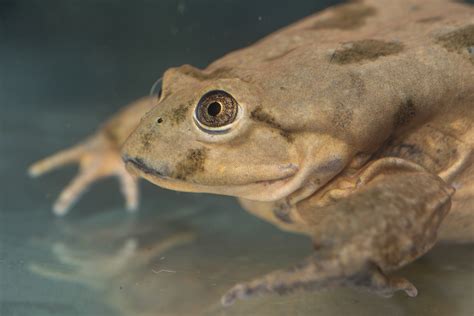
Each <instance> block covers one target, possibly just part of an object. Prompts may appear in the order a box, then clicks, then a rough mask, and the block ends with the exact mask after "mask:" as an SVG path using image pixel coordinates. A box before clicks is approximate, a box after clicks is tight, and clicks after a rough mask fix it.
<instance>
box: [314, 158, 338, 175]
mask: <svg viewBox="0 0 474 316" xmlns="http://www.w3.org/2000/svg"><path fill="white" fill-rule="evenodd" d="M341 167H342V159H340V158H336V159H333V160H329V161H328V162H326V163H324V164H322V165H321V166H319V167H318V168H317V169H316V172H325V173H327V172H337V171H339V170H340V169H341Z"/></svg>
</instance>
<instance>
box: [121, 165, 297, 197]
mask: <svg viewBox="0 0 474 316" xmlns="http://www.w3.org/2000/svg"><path fill="white" fill-rule="evenodd" d="M124 162H125V166H126V168H127V170H128V171H129V172H130V173H132V174H134V175H136V176H139V177H142V178H144V179H146V180H148V181H150V182H151V183H153V184H155V185H158V186H159V187H162V188H165V189H170V190H174V191H182V192H195V193H213V194H221V195H230V196H236V197H241V198H246V199H250V200H257V201H274V200H278V199H281V198H283V197H285V196H287V195H288V194H290V193H292V192H293V191H295V190H296V189H297V188H298V187H299V186H298V185H295V183H294V182H295V178H298V177H296V175H297V174H298V171H299V167H298V166H296V165H292V166H291V170H289V171H288V170H287V171H285V172H283V173H282V174H281V176H279V177H276V178H273V179H264V180H258V181H254V182H250V183H246V184H234V185H233V184H229V185H205V184H199V183H194V182H192V181H183V180H179V179H175V178H172V177H169V176H167V175H166V173H165V172H163V171H160V170H156V169H154V168H152V167H150V166H149V165H147V164H146V163H144V162H143V161H142V160H141V159H136V158H130V157H124Z"/></svg>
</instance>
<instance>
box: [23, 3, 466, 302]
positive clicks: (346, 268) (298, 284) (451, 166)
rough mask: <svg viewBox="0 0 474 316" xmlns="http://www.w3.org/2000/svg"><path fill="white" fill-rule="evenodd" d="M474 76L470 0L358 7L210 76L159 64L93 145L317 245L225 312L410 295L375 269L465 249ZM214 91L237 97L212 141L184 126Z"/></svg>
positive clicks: (238, 57)
mask: <svg viewBox="0 0 474 316" xmlns="http://www.w3.org/2000/svg"><path fill="white" fill-rule="evenodd" d="M473 78H474V9H473V8H472V6H470V5H466V4H461V3H457V2H451V1H444V0H432V1H428V0H425V1H409V0H403V1H388V0H387V1H380V0H378V1H376V0H370V1H369V0H366V1H360V2H357V3H350V4H345V5H342V6H338V7H333V8H330V9H328V10H325V11H323V12H321V13H318V14H316V15H313V16H310V17H308V18H306V19H304V20H302V21H300V22H298V23H296V24H294V25H291V26H289V27H287V28H284V29H282V30H280V31H278V32H276V33H274V34H272V35H270V36H268V37H266V38H265V39H263V40H261V41H259V42H257V43H255V44H254V45H252V46H250V47H248V48H244V49H242V50H238V51H236V52H233V53H230V54H228V55H226V56H224V57H223V58H221V59H219V60H217V61H215V62H214V63H212V64H211V65H209V66H208V67H207V68H206V69H205V70H199V69H196V68H193V67H191V66H189V65H184V66H181V67H178V68H171V69H169V70H168V71H166V72H165V74H164V77H163V94H162V96H161V99H160V100H159V102H158V104H156V106H153V107H152V108H151V105H150V106H149V107H146V106H145V107H143V106H141V107H140V106H138V105H132V106H131V107H130V108H129V110H127V111H128V112H130V113H131V112H134V115H131V116H128V114H119V115H118V116H117V117H115V118H113V119H112V121H115V122H116V123H115V124H109V125H106V127H105V128H104V129H103V130H101V131H99V132H98V136H96V138H101V137H104V135H105V136H106V137H105V138H106V139H107V141H105V140H104V142H107V143H114V144H116V146H115V147H114V148H119V147H120V145H121V144H122V143H123V142H124V141H125V139H126V137H127V135H128V134H129V133H131V135H130V136H128V138H127V140H126V142H125V144H124V146H123V147H122V157H123V159H124V160H125V161H126V163H127V168H128V169H129V170H131V171H132V173H134V174H136V175H138V176H141V177H144V178H145V179H147V180H149V181H151V182H153V183H155V184H157V185H159V186H161V187H164V188H169V189H173V190H179V191H189V192H210V193H216V194H225V195H232V196H237V197H239V198H240V201H241V203H242V205H243V206H244V207H245V208H246V209H248V210H249V211H250V212H252V213H254V214H255V215H257V216H259V217H261V218H264V219H266V220H268V221H270V222H272V223H274V224H276V225H278V226H279V227H281V228H283V229H285V230H289V231H295V232H300V233H304V234H308V235H310V236H311V237H312V238H313V240H314V245H315V249H316V252H315V254H314V255H313V256H311V257H310V258H308V259H307V260H306V261H305V262H303V263H302V264H300V265H298V266H297V267H293V268H291V269H288V270H282V271H275V272H272V273H270V274H268V275H266V276H264V277H262V278H259V279H256V280H253V281H251V282H248V283H243V284H238V285H237V286H235V287H234V288H233V289H231V290H230V291H229V292H228V293H227V294H226V295H225V296H224V297H223V304H231V303H232V302H234V301H235V300H236V299H240V298H247V297H250V296H254V295H257V294H263V293H269V292H277V293H279V294H283V293H287V292H291V291H293V290H296V289H320V288H326V287H330V286H341V285H343V286H354V287H363V288H367V289H369V290H371V291H373V292H376V293H379V294H382V295H391V294H392V293H393V292H394V291H397V290H404V291H405V292H406V293H407V294H408V295H410V296H415V295H416V294H417V290H416V288H415V287H414V286H413V285H412V284H411V283H410V282H409V281H407V280H405V279H402V278H394V277H389V276H387V275H385V273H386V272H389V271H392V270H394V269H398V268H400V267H401V266H403V265H405V264H407V263H409V262H411V261H413V260H415V259H416V258H418V257H419V256H421V255H423V254H424V253H426V251H428V250H429V249H430V248H431V247H432V246H433V245H434V244H435V242H436V241H437V240H439V239H441V240H446V241H464V242H465V241H472V240H474V210H473V209H472V205H474V182H473V181H472V179H473V178H474V167H473V164H472V162H473V159H474V158H473V153H472V152H473V148H474V127H473V123H472V122H473V119H474V111H473V106H474V104H473V103H474V80H473ZM212 90H223V91H226V92H227V93H229V94H231V95H232V96H233V97H234V98H235V99H236V100H237V102H238V103H239V115H238V117H237V119H236V120H235V121H234V122H233V123H232V124H231V125H230V128H229V130H228V132H226V133H222V134H209V133H207V132H205V131H203V130H202V129H200V128H198V126H197V124H196V122H195V119H194V118H193V115H194V111H195V107H196V104H197V103H198V101H199V99H200V98H201V97H202V96H203V95H204V94H205V93H207V92H209V91H212ZM152 103H153V102H149V104H152ZM149 108H151V110H150V111H149V112H148V113H147V114H146V115H145V116H144V117H143V118H142V120H141V122H140V123H139V124H138V120H137V118H138V117H141V115H142V114H143V113H144V112H145V111H146V110H148V109H149ZM138 114H139V115H138ZM137 124H138V126H137V128H136V129H135V130H134V131H133V132H132V129H133V127H134V126H135V125H137ZM121 129H122V130H121ZM120 130H121V132H118V131H120ZM110 134H112V135H119V137H117V136H115V137H112V138H110V137H108V138H107V135H110ZM85 152H87V154H88V155H89V156H94V155H96V152H97V150H96V149H95V148H93V149H90V150H89V151H87V150H85ZM117 152H118V151H114V153H115V154H116V155H117ZM81 161H82V160H81ZM47 162H48V160H45V161H44V162H42V163H40V164H39V165H35V166H33V169H32V170H33V173H35V174H39V173H41V171H42V170H43V169H48V168H44V166H45V165H48V164H47ZM42 166H43V167H42ZM117 168H119V166H117ZM455 189H456V190H455ZM455 191H456V192H455ZM443 219H444V220H443ZM438 232H439V234H438ZM437 236H438V237H437Z"/></svg>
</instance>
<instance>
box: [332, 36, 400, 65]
mask: <svg viewBox="0 0 474 316" xmlns="http://www.w3.org/2000/svg"><path fill="white" fill-rule="evenodd" d="M344 46H345V47H344V48H342V49H338V50H336V51H335V52H334V53H333V54H332V56H331V60H330V62H335V63H337V64H350V63H356V62H360V61H366V60H375V59H377V58H379V57H383V56H388V55H395V54H398V53H400V52H401V51H403V44H401V43H399V42H385V41H379V40H373V39H368V40H361V41H356V42H350V43H346V44H344Z"/></svg>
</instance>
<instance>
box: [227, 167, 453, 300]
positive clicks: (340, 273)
mask: <svg viewBox="0 0 474 316" xmlns="http://www.w3.org/2000/svg"><path fill="white" fill-rule="evenodd" d="M397 166H398V168H397ZM411 167H412V166H411V164H410V163H406V164H404V163H403V162H400V160H394V161H392V163H390V161H389V163H387V161H383V162H381V163H379V164H377V163H375V164H374V165H372V166H371V167H369V168H368V169H367V172H366V173H364V174H362V176H361V177H359V178H358V179H357V180H356V181H355V183H356V186H358V187H357V188H356V189H355V191H354V192H353V193H352V194H350V195H348V196H347V197H344V198H342V199H341V200H338V201H336V202H334V203H331V204H329V205H327V206H324V207H319V208H315V207H314V206H312V205H314V202H312V201H311V200H307V201H302V202H300V205H298V212H299V213H300V216H301V217H302V218H303V219H304V220H305V222H306V226H307V232H308V234H310V235H311V236H312V237H313V240H314V243H315V245H316V252H315V254H314V255H312V256H311V257H309V258H308V259H306V260H305V261H304V262H303V263H301V264H300V265H297V266H295V267H292V268H290V269H286V270H280V271H274V272H271V273H269V274H267V275H266V276H263V277H261V278H257V279H255V280H253V281H250V282H248V283H242V284H237V285H236V286H234V287H233V288H232V289H231V290H230V291H228V292H227V294H226V295H225V296H224V297H223V298H222V303H223V304H224V305H229V304H232V303H233V302H234V301H235V300H237V299H245V298H249V297H253V296H256V295H259V294H265V293H278V294H286V293H290V292H293V291H295V290H317V289H323V288H328V287H334V286H350V287H358V288H365V289H368V290H369V291H372V292H375V293H378V294H380V295H383V296H390V295H392V294H393V292H395V291H398V290H403V291H405V292H406V293H407V294H408V295H409V296H416V295H417V290H416V288H415V287H414V286H413V284H411V283H410V282H409V281H407V280H405V279H403V278H395V277H390V276H387V275H386V273H387V272H390V271H392V270H395V269H397V268H400V267H401V266H403V265H405V264H407V263H409V262H411V261H413V260H415V259H416V258H417V257H419V256H421V255H423V254H424V253H426V252H427V251H428V250H429V249H430V248H431V247H432V246H433V245H434V243H435V242H436V233H437V230H438V227H439V225H440V223H441V221H442V220H443V218H444V217H445V215H446V214H447V212H448V211H449V208H450V205H451V195H452V194H453V192H454V190H453V189H452V188H450V187H449V186H448V185H446V183H444V182H443V181H442V180H441V179H440V178H439V177H437V176H435V175H432V174H429V173H427V172H424V171H421V170H420V169H419V168H411ZM410 169H411V171H410Z"/></svg>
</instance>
